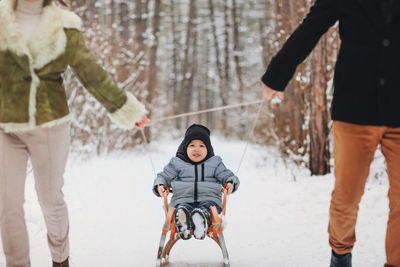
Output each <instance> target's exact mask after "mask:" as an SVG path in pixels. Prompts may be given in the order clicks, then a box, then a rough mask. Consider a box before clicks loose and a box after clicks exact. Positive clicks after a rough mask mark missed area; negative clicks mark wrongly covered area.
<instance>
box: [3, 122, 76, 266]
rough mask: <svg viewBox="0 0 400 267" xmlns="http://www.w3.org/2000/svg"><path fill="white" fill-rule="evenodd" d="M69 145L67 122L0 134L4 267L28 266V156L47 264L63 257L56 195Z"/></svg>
mask: <svg viewBox="0 0 400 267" xmlns="http://www.w3.org/2000/svg"><path fill="white" fill-rule="evenodd" d="M69 143H70V136H69V124H67V123H63V124H60V125H56V126H53V127H44V128H35V129H34V130H31V131H27V132H24V133H5V132H4V131H3V130H2V129H0V230H1V232H0V233H1V239H2V244H3V250H4V254H5V256H6V265H7V267H11V266H18V267H27V266H30V259H29V240H28V232H27V228H26V223H25V218H24V209H23V205H24V190H25V180H26V175H27V161H28V157H29V158H30V159H31V164H32V168H33V174H34V178H35V189H36V192H37V196H38V199H39V204H40V207H41V209H42V212H43V214H44V219H45V222H46V227H47V239H48V245H49V248H50V252H51V256H52V259H53V261H55V262H62V261H64V260H65V259H66V258H67V257H68V256H69V242H68V231H69V222H68V211H67V206H66V204H65V202H64V195H63V192H62V187H63V184H64V180H63V174H64V170H65V165H66V161H67V157H68V152H69Z"/></svg>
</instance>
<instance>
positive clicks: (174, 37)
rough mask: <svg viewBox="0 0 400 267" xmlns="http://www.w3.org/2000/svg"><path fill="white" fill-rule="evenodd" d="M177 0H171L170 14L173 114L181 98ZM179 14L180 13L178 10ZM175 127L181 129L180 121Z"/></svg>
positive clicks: (177, 109) (177, 121)
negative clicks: (179, 97)
mask: <svg viewBox="0 0 400 267" xmlns="http://www.w3.org/2000/svg"><path fill="white" fill-rule="evenodd" d="M175 3H176V2H175V0H171V4H170V12H171V35H172V46H173V48H172V70H173V73H172V101H171V103H172V112H173V114H177V113H178V111H179V108H178V101H177V100H178V96H179V88H178V75H179V71H178V60H179V52H178V51H179V47H180V45H179V35H178V32H177V28H176V11H177V9H176V8H175V7H176V4H175ZM178 12H180V11H179V10H178ZM175 127H176V128H177V129H179V128H180V120H175Z"/></svg>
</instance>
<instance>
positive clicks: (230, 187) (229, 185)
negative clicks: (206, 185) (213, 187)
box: [224, 182, 234, 195]
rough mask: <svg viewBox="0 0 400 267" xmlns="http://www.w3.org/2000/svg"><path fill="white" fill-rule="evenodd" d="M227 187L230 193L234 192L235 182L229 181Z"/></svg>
mask: <svg viewBox="0 0 400 267" xmlns="http://www.w3.org/2000/svg"><path fill="white" fill-rule="evenodd" d="M224 187H225V189H226V190H227V191H228V195H230V194H232V191H233V187H234V186H233V183H231V182H228V183H226V184H225V185H224Z"/></svg>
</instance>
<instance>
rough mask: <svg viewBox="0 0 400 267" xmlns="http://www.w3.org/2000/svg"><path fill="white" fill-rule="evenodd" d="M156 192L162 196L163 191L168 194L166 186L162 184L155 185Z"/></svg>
mask: <svg viewBox="0 0 400 267" xmlns="http://www.w3.org/2000/svg"><path fill="white" fill-rule="evenodd" d="M157 192H158V194H160V196H163V195H164V193H166V194H167V195H168V194H169V191H168V188H167V186H166V185H163V184H159V185H157Z"/></svg>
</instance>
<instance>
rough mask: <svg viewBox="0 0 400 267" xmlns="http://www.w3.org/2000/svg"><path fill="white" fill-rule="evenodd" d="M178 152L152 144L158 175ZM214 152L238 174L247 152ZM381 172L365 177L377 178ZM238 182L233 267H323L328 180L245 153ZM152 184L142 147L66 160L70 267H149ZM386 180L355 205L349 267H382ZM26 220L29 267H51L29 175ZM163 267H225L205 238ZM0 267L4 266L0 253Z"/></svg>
mask: <svg viewBox="0 0 400 267" xmlns="http://www.w3.org/2000/svg"><path fill="white" fill-rule="evenodd" d="M179 142H180V140H164V141H163V142H160V141H158V142H154V143H152V144H151V146H150V149H151V157H152V158H153V161H154V163H155V168H156V171H160V170H162V168H163V166H164V165H165V164H167V163H168V161H169V159H170V157H171V156H173V155H174V153H175V151H176V148H177V146H178V144H179ZM212 142H213V145H214V150H215V152H216V154H218V155H220V156H222V158H223V159H224V162H225V164H226V166H227V167H228V168H230V169H232V170H233V171H236V169H237V166H238V164H239V161H240V157H241V154H242V151H243V149H244V146H245V144H244V143H243V142H240V141H232V140H229V141H228V140H224V139H223V138H215V137H213V138H212ZM382 164H383V163H379V164H378V165H377V164H375V165H373V168H380V169H382V166H383V165H382ZM373 172H374V171H372V173H373ZM239 177H240V179H241V186H240V188H239V190H238V191H237V192H236V193H234V194H233V195H232V196H230V197H229V200H228V206H227V215H226V218H227V220H228V226H227V227H226V229H225V231H224V235H225V241H226V244H227V247H228V251H229V255H230V260H231V266H233V267H247V266H274V267H279V266H285V267H288V266H304V267H309V266H328V265H329V258H330V247H329V245H328V234H327V224H328V209H329V201H330V194H331V191H332V188H333V183H334V178H333V175H332V174H329V175H326V176H322V177H315V176H313V177H311V176H310V175H309V172H308V170H307V169H304V168H299V167H296V166H294V165H293V164H291V163H287V162H285V161H283V160H282V159H281V157H280V156H279V153H278V152H277V150H276V149H275V148H265V147H260V146H256V145H250V146H249V147H248V150H247V153H246V156H245V158H244V162H243V164H242V166H241V169H240V172H239ZM153 179H154V171H153V169H152V167H151V164H150V161H149V158H148V157H147V156H146V154H145V151H144V149H143V148H140V147H139V148H137V149H136V150H135V151H134V152H131V153H119V154H111V155H105V156H100V157H97V158H93V159H91V160H90V161H84V162H83V161H81V160H80V159H79V158H77V157H76V155H71V157H70V161H69V163H68V167H67V171H66V174H65V187H64V193H65V198H66V201H67V204H68V207H69V213H70V223H71V228H70V243H71V266H99V267H102V266H104V267H106V266H107V267H109V266H119V267H125V266H126V267H128V266H140V267H142V266H144V267H147V266H154V265H155V263H156V254H157V249H158V244H159V239H160V235H161V229H162V224H163V221H164V211H163V209H162V205H163V203H162V200H161V198H157V197H156V196H155V195H154V194H153V193H152V191H151V188H152V183H153ZM386 179H387V178H385V177H380V178H379V180H377V179H373V178H371V179H370V180H369V182H368V183H367V186H366V190H365V194H364V197H363V199H362V202H361V205H360V212H359V220H358V225H357V243H356V246H355V248H354V251H353V266H354V267H369V266H370V267H375V266H382V265H383V263H384V262H385V251H384V241H385V231H386V221H387V214H388V201H387V190H388V183H387V181H386ZM25 210H26V221H27V225H28V230H29V235H30V245H31V260H32V266H33V267H43V266H50V261H51V260H50V253H49V250H48V247H47V241H46V229H45V225H44V221H43V216H42V214H41V211H40V207H39V205H38V202H37V197H36V194H35V191H34V182H33V177H32V174H29V175H28V178H27V185H26V204H25ZM0 246H1V245H0ZM0 251H2V249H1V248H0ZM170 260H171V265H170V266H175V267H176V266H207V267H209V266H221V263H222V261H223V259H222V253H221V250H220V249H219V247H218V245H217V244H216V243H215V242H214V241H212V240H211V239H209V238H206V239H205V240H202V241H199V240H195V239H193V238H192V239H190V240H188V241H179V242H178V243H177V244H176V245H175V247H174V248H173V250H172V252H171V259H170ZM0 266H5V260H4V255H3V254H2V253H1V252H0Z"/></svg>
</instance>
